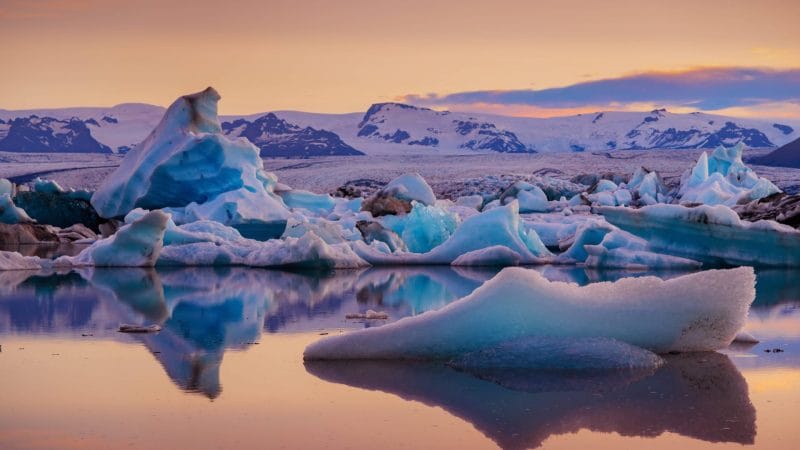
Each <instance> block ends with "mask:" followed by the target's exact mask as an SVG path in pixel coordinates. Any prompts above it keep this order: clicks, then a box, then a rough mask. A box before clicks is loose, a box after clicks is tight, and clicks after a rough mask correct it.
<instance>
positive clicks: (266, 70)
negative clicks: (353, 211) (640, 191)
mask: <svg viewBox="0 0 800 450" xmlns="http://www.w3.org/2000/svg"><path fill="white" fill-rule="evenodd" d="M798 18H800V2H798V1H796V0H760V1H757V2H755V1H722V0H707V1H697V0H672V1H670V2H643V1H641V0H638V1H628V0H606V1H572V0H557V1H550V0H542V1H534V0H525V1H502V0H495V1H491V2H488V1H485V0H483V1H474V0H441V1H436V0H424V1H423V0H405V1H397V0H395V1H380V0H370V1H362V0H338V1H331V0H227V1H224V2H223V1H211V0H174V1H165V0H138V1H130V0H125V1H120V0H0V42H2V44H3V45H0V61H2V70H0V108H4V109H23V108H43V107H62V106H76V105H92V106H105V105H109V106H110V105H114V104H117V103H122V102H146V103H153V104H160V105H166V104H169V103H170V102H171V101H172V100H173V99H174V98H175V97H176V96H177V95H179V94H182V93H188V92H193V91H197V90H200V89H203V88H205V87H206V86H208V85H212V86H214V87H215V88H217V90H219V91H220V93H221V94H222V96H223V100H222V102H221V103H220V111H221V112H222V113H225V114H245V113H254V112H261V111H267V110H280V109H294V110H306V111H318V112H350V111H364V110H365V109H366V108H367V107H368V106H369V105H370V104H371V103H374V102H381V101H395V100H405V101H412V102H415V103H422V104H427V105H430V106H433V107H436V108H450V109H455V110H482V111H489V112H498V113H510V114H516V115H530V116H553V115H561V114H571V113H575V112H586V111H594V110H598V109H620V110H626V109H627V110H631V109H637V110H642V109H651V108H652V107H654V106H666V107H668V108H671V109H675V110H679V111H692V110H698V109H701V110H705V111H718V112H724V113H730V114H735V115H745V116H765V117H766V116H769V117H792V118H800V92H799V91H800V87H799V86H800V81H798V77H800V75H799V74H800V27H798V26H797V19H798Z"/></svg>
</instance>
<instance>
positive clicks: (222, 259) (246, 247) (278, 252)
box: [158, 232, 369, 269]
mask: <svg viewBox="0 0 800 450" xmlns="http://www.w3.org/2000/svg"><path fill="white" fill-rule="evenodd" d="M158 265H159V266H249V267H294V268H303V269H318V268H319V269H354V268H359V267H365V266H368V265H369V264H367V263H366V262H365V261H364V260H363V259H361V258H360V257H359V256H358V255H357V254H356V253H355V252H353V250H352V249H351V248H350V246H349V245H348V244H347V243H340V244H331V245H329V244H327V243H325V241H323V240H322V239H321V238H320V237H319V236H317V235H316V234H314V233H313V232H309V233H305V234H304V235H303V236H302V237H299V238H294V237H287V238H285V239H272V240H269V241H266V242H260V241H255V240H249V239H242V240H239V241H230V242H225V243H214V242H197V243H191V244H185V245H176V244H173V245H168V246H166V247H164V248H163V249H162V250H161V254H160V257H159V258H158Z"/></svg>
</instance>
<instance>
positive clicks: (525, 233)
mask: <svg viewBox="0 0 800 450" xmlns="http://www.w3.org/2000/svg"><path fill="white" fill-rule="evenodd" d="M497 245H502V246H505V247H507V248H509V249H510V250H512V251H513V252H515V253H517V254H518V255H519V257H520V260H519V261H520V263H523V264H535V263H542V262H545V261H546V260H547V258H549V257H551V256H552V255H551V253H550V252H549V251H548V250H547V248H546V247H545V246H544V244H543V243H542V241H541V240H540V239H539V236H537V234H536V231H535V230H534V229H533V228H529V227H527V226H526V225H525V224H524V223H523V222H522V221H521V219H520V216H519V210H518V203H517V202H516V201H513V202H512V203H511V204H509V205H507V206H500V207H497V208H494V209H491V210H489V211H484V212H482V213H480V214H478V215H475V216H472V217H470V218H469V219H467V220H465V221H464V222H463V223H461V225H460V226H459V227H458V228H456V230H455V232H454V233H453V235H452V236H450V238H449V239H447V240H446V241H445V242H444V243H442V244H441V245H439V246H437V247H434V248H433V249H432V250H430V251H429V252H426V253H411V252H405V253H404V252H397V253H392V254H386V253H384V252H381V251H379V250H378V249H376V248H374V247H371V246H368V245H366V244H364V243H363V242H356V243H354V245H353V249H354V250H355V251H356V253H358V254H359V256H361V257H362V258H364V260H365V261H367V262H368V263H370V264H373V265H390V264H451V263H452V262H453V261H455V260H456V259H457V258H458V257H459V256H461V255H463V254H465V253H469V252H472V251H474V250H480V249H485V248H487V247H493V246H497ZM473 261H474V259H473Z"/></svg>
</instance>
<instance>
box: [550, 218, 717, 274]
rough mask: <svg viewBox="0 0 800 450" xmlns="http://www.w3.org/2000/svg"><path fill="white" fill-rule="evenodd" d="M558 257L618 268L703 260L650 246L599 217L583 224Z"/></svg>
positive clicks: (689, 265)
mask: <svg viewBox="0 0 800 450" xmlns="http://www.w3.org/2000/svg"><path fill="white" fill-rule="evenodd" d="M556 261H558V262H560V263H562V264H574V263H581V262H582V263H584V264H585V265H586V266H588V267H601V268H618V269H697V268H699V267H700V266H701V264H700V262H698V261H694V260H691V259H686V258H680V257H677V256H671V255H664V254H659V253H656V252H652V251H650V250H649V248H648V245H647V241H645V240H644V239H642V238H640V237H637V236H634V235H633V234H631V233H628V232H625V231H622V230H620V229H619V228H617V227H615V226H613V225H611V224H609V223H607V222H604V221H600V220H595V221H591V222H587V223H585V224H583V225H581V226H580V227H579V228H578V230H577V231H576V233H575V237H574V238H573V240H572V245H571V246H570V247H569V248H568V249H567V250H566V251H565V252H564V253H562V254H560V255H558V257H557V259H556Z"/></svg>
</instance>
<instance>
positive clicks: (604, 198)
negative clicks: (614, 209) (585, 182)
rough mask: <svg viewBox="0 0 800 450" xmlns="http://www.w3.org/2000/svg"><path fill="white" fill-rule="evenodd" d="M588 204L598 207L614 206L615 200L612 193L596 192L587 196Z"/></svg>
mask: <svg viewBox="0 0 800 450" xmlns="http://www.w3.org/2000/svg"><path fill="white" fill-rule="evenodd" d="M587 198H588V199H589V201H590V202H592V203H593V204H596V205H600V206H616V204H617V199H616V197H614V193H613V192H607V191H604V192H597V193H595V194H589V195H588V196H587Z"/></svg>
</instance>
